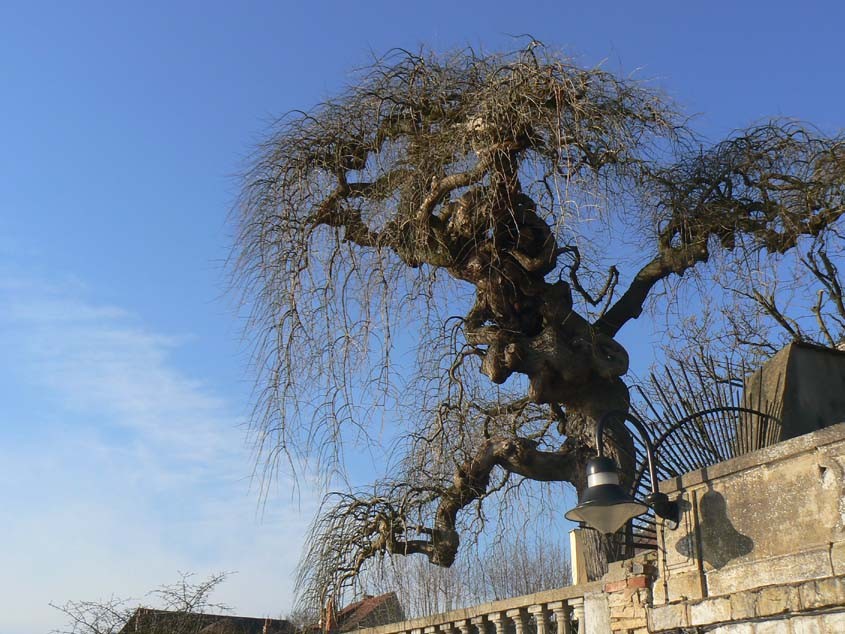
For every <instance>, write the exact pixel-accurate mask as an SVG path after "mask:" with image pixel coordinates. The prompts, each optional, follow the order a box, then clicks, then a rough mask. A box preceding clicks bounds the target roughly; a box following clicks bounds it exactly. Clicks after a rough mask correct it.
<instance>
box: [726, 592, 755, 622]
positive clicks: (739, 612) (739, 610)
mask: <svg viewBox="0 0 845 634" xmlns="http://www.w3.org/2000/svg"><path fill="white" fill-rule="evenodd" d="M730 602H731V620H733V621H739V620H742V619H750V618H753V617H754V616H756V611H755V606H756V604H757V595H756V594H755V593H754V592H735V593H734V594H732V595H731V597H730Z"/></svg>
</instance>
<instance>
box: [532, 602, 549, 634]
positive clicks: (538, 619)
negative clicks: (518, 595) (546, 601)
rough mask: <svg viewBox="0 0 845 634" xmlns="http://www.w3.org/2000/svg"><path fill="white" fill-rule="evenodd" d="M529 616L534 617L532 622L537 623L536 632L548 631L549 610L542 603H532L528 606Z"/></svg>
mask: <svg viewBox="0 0 845 634" xmlns="http://www.w3.org/2000/svg"><path fill="white" fill-rule="evenodd" d="M528 611H529V612H530V613H531V616H533V617H534V622H535V623H536V624H537V634H550V633H549V611H548V610H546V606H544V605H532V606H531V607H530V608H528Z"/></svg>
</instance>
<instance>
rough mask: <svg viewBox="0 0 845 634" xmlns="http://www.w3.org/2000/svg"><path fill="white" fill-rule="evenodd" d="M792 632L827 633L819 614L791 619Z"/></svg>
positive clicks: (794, 633)
mask: <svg viewBox="0 0 845 634" xmlns="http://www.w3.org/2000/svg"><path fill="white" fill-rule="evenodd" d="M790 625H791V626H792V634H825V630H824V628H823V625H822V623H821V621H820V620H819V617H817V616H796V617H795V618H793V619H792V620H791V621H790Z"/></svg>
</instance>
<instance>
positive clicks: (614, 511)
mask: <svg viewBox="0 0 845 634" xmlns="http://www.w3.org/2000/svg"><path fill="white" fill-rule="evenodd" d="M605 486H612V485H605ZM626 497H627V496H626ZM647 510H648V507H647V506H646V505H645V504H641V503H640V502H637V501H636V500H634V499H633V498H630V497H629V498H628V499H627V500H614V501H609V502H605V503H602V502H600V501H598V500H592V501H587V502H583V503H581V504H579V505H578V506H576V507H575V508H574V509H572V510H571V511H569V512H568V513H567V514H566V515H565V517H566V519H568V520H572V521H573V522H584V523H585V524H587V525H588V526H592V527H593V528H595V529H596V530H598V531H600V532H602V533H615V532H616V531H618V530H619V529H620V528H622V527H623V526H624V525H625V522H627V521H628V520H630V519H632V518H634V517H636V516H637V515H642V514H643V513H645V512H646V511H647Z"/></svg>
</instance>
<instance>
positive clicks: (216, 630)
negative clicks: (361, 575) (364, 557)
mask: <svg viewBox="0 0 845 634" xmlns="http://www.w3.org/2000/svg"><path fill="white" fill-rule="evenodd" d="M404 618H405V612H404V610H403V609H402V606H401V605H400V604H399V599H398V598H397V597H396V593H395V592H388V593H387V594H382V595H379V596H377V597H374V596H371V595H365V596H364V598H363V599H361V600H360V601H356V602H355V603H351V604H349V605H347V606H346V607H344V608H342V609H341V610H339V611H338V612H337V613H335V614H334V615H333V618H332V619H331V622H330V623H329V631H331V632H335V633H339V632H349V631H350V630H355V629H358V628H362V627H376V626H378V625H386V624H388V623H394V622H396V621H402V620H404ZM321 630H322V628H321V627H320V626H319V625H313V626H310V627H307V628H305V631H304V632H305V633H307V634H315V633H316V632H320V631H321ZM119 634H297V628H296V626H294V624H293V623H291V622H290V621H286V620H284V619H265V618H254V617H249V616H231V615H228V614H188V613H185V612H175V611H172V610H153V609H150V608H138V609H137V610H135V613H134V614H133V615H132V617H131V618H130V619H129V620H128V621H127V622H126V625H124V626H123V628H121V630H120V632H119ZM299 634H303V632H301V631H300V632H299Z"/></svg>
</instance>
